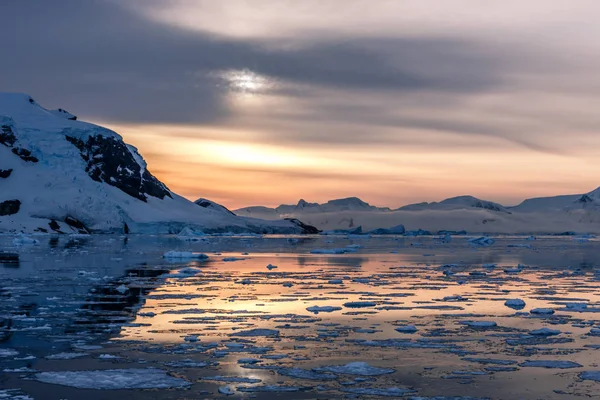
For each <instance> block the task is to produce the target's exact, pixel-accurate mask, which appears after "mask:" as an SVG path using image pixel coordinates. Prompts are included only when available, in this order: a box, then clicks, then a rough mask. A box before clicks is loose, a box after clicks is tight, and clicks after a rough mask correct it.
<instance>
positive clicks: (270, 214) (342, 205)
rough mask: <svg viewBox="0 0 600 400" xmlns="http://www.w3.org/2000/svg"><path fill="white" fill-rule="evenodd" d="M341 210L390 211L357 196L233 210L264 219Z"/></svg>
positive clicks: (242, 214)
mask: <svg viewBox="0 0 600 400" xmlns="http://www.w3.org/2000/svg"><path fill="white" fill-rule="evenodd" d="M343 211H355V212H366V211H369V212H379V211H390V209H389V208H387V207H375V206H372V205H370V204H369V203H367V202H364V201H362V200H361V199H359V198H358V197H347V198H344V199H335V200H329V201H328V202H327V203H323V204H319V203H308V202H307V201H305V200H303V199H301V200H300V201H298V204H296V205H289V204H281V205H280V206H278V207H276V208H269V207H263V206H252V207H244V208H240V209H237V210H234V212H235V213H236V214H237V215H241V216H248V217H255V218H264V219H279V218H284V217H294V216H297V215H299V214H318V213H335V212H343Z"/></svg>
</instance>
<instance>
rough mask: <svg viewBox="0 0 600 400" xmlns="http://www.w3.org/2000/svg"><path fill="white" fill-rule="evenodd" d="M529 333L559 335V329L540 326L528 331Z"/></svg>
mask: <svg viewBox="0 0 600 400" xmlns="http://www.w3.org/2000/svg"><path fill="white" fill-rule="evenodd" d="M529 334H530V335H533V336H556V335H560V331H559V330H558V329H549V328H541V329H534V330H532V331H529Z"/></svg>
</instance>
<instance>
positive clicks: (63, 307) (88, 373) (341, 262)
mask: <svg viewBox="0 0 600 400" xmlns="http://www.w3.org/2000/svg"><path fill="white" fill-rule="evenodd" d="M31 238H34V239H35V240H36V241H37V242H38V243H31V241H29V240H24V239H23V238H16V239H15V238H13V237H10V236H2V237H0V250H2V251H4V253H2V254H1V255H0V300H1V301H0V371H3V372H2V374H1V377H0V398H13V399H17V398H20V399H25V398H34V399H80V398H86V399H104V398H119V396H123V397H125V396H126V397H127V398H131V399H143V398H157V399H201V398H226V397H230V398H259V399H277V398H285V399H332V398H407V399H409V398H436V396H437V397H438V398H455V397H456V398H459V399H460V398H469V397H470V398H490V399H576V398H577V399H580V398H582V397H583V398H585V397H590V396H592V397H593V396H596V395H597V394H598V393H600V383H599V382H597V380H600V366H599V365H598V363H599V361H598V360H599V359H600V353H599V351H600V321H599V318H598V316H600V314H599V313H600V290H599V289H600V268H599V266H600V242H598V241H596V239H595V238H576V237H538V238H536V240H527V238H525V237H495V238H494V239H495V243H493V244H492V245H490V246H476V245H473V243H471V242H469V240H468V238H467V237H461V236H456V237H454V238H452V240H451V241H450V242H449V243H447V242H446V241H445V240H441V239H440V238H437V237H412V238H408V237H367V236H352V237H344V236H339V237H336V236H314V237H283V236H272V237H256V236H249V237H244V236H236V237H227V236H222V237H198V238H183V239H182V238H178V237H173V236H129V237H124V236H80V235H78V236H61V237H48V236H31ZM529 239H531V238H529ZM191 240H194V241H191ZM168 251H176V252H186V253H179V254H176V255H178V256H179V257H184V258H175V259H173V258H169V259H166V258H164V257H163V255H164V254H165V253H167V252H168ZM199 254H206V256H208V257H207V258H204V257H203V258H200V257H199ZM190 257H192V258H190ZM519 300H520V301H519ZM2 396H5V397H2Z"/></svg>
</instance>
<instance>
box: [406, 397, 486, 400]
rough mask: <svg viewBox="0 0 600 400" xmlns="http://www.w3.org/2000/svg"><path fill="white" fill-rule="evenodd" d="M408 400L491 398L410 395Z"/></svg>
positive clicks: (473, 399) (477, 399) (479, 398)
mask: <svg viewBox="0 0 600 400" xmlns="http://www.w3.org/2000/svg"><path fill="white" fill-rule="evenodd" d="M408 400H490V398H489V397H471V396H433V397H421V396H418V397H409V398H408Z"/></svg>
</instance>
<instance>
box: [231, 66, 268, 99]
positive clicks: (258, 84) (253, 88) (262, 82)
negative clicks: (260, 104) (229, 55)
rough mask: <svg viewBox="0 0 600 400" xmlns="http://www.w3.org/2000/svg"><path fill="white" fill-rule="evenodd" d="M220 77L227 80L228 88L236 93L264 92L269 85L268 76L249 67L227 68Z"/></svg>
mask: <svg viewBox="0 0 600 400" xmlns="http://www.w3.org/2000/svg"><path fill="white" fill-rule="evenodd" d="M221 77H222V78H223V79H225V81H226V82H227V84H228V87H229V90H231V91H232V92H238V93H247V94H258V93H264V92H265V91H266V90H267V89H268V88H269V86H270V85H271V83H270V81H269V79H268V78H266V77H264V76H262V75H259V74H257V73H255V72H253V71H251V70H249V69H242V70H228V71H225V72H224V73H223V74H221Z"/></svg>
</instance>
